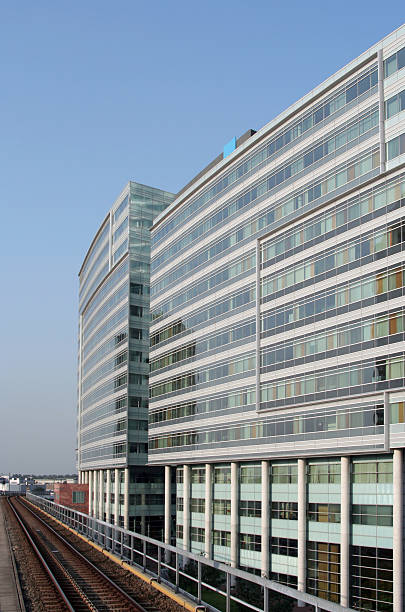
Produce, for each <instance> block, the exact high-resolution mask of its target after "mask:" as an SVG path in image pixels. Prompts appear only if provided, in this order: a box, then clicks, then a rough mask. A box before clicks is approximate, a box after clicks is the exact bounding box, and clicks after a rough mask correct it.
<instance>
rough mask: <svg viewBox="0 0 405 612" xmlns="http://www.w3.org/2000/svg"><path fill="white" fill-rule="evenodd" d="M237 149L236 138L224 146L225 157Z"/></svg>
mask: <svg viewBox="0 0 405 612" xmlns="http://www.w3.org/2000/svg"><path fill="white" fill-rule="evenodd" d="M235 149H236V136H234V137H233V138H232V140H230V141H229V142H228V143H227V144H226V145H225V146H224V157H228V155H230V154H231V153H232V151H235Z"/></svg>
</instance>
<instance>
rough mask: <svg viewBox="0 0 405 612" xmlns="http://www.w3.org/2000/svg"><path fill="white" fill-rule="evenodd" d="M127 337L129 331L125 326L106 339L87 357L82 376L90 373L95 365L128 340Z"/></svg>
mask: <svg viewBox="0 0 405 612" xmlns="http://www.w3.org/2000/svg"><path fill="white" fill-rule="evenodd" d="M127 339H128V335H127V331H126V329H125V328H123V329H121V330H119V331H118V332H116V333H115V334H114V336H112V337H111V338H109V339H108V340H106V341H105V342H104V343H103V344H102V345H101V346H100V347H99V348H98V349H97V350H96V351H94V353H92V355H91V356H90V357H88V358H87V359H86V361H85V362H84V364H83V365H82V377H83V378H84V377H85V376H86V375H87V374H88V372H90V370H92V369H93V368H94V366H95V365H97V363H98V362H99V361H101V360H102V359H104V357H105V356H106V355H108V354H109V353H111V352H112V351H114V350H115V349H117V348H118V347H119V346H121V345H122V344H123V343H124V342H126V341H127Z"/></svg>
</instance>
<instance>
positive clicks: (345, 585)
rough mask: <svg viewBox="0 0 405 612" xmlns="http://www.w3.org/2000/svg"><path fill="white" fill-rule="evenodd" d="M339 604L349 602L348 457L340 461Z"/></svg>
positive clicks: (346, 606) (346, 604)
mask: <svg viewBox="0 0 405 612" xmlns="http://www.w3.org/2000/svg"><path fill="white" fill-rule="evenodd" d="M340 470H341V476H340V481H341V485H340V487H341V488H340V605H341V606H343V607H344V608H348V607H349V603H350V552H349V551H350V548H349V547H350V524H351V522H350V459H349V457H342V458H341V461H340Z"/></svg>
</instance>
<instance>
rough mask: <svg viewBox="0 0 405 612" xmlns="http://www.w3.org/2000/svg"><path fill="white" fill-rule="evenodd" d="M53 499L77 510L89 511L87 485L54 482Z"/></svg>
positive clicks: (86, 512)
mask: <svg viewBox="0 0 405 612" xmlns="http://www.w3.org/2000/svg"><path fill="white" fill-rule="evenodd" d="M54 501H55V503H57V504H61V505H62V506H67V507H68V508H73V510H77V511H78V512H84V513H85V514H88V512H89V485H88V484H68V483H65V484H62V483H59V482H57V483H55V488H54Z"/></svg>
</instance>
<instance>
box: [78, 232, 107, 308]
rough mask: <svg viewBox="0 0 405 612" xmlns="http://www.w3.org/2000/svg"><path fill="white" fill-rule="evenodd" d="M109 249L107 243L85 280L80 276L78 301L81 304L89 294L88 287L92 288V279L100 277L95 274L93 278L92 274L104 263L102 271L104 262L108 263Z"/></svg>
mask: <svg viewBox="0 0 405 612" xmlns="http://www.w3.org/2000/svg"><path fill="white" fill-rule="evenodd" d="M109 247H110V245H109V242H108V241H107V242H106V244H105V245H104V247H103V248H102V249H101V251H100V254H99V255H98V256H97V259H95V261H94V265H93V266H92V267H91V270H90V271H89V273H88V274H87V276H86V278H85V279H84V278H83V276H82V275H81V276H80V291H79V300H80V301H81V302H82V301H84V299H85V297H86V296H87V295H88V294H89V291H88V288H89V286H90V285H91V286H92V287H93V286H94V279H95V278H99V277H100V274H99V273H97V274H96V276H94V274H95V273H96V272H97V269H98V267H99V266H100V264H101V263H102V262H104V266H103V270H104V269H105V265H106V261H107V263H108V252H109Z"/></svg>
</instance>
